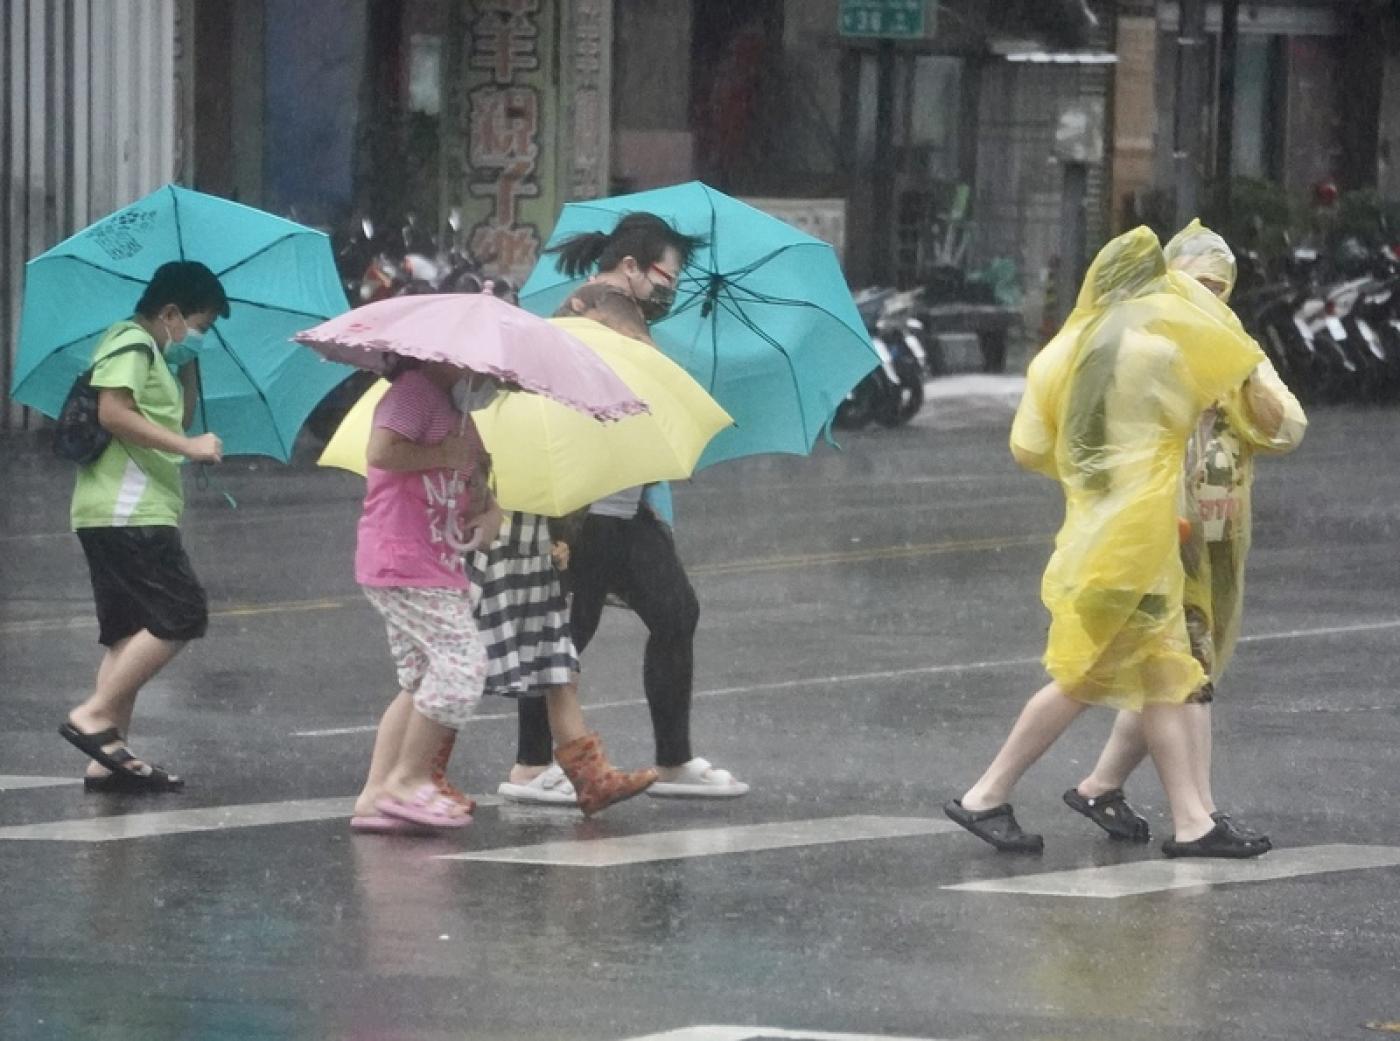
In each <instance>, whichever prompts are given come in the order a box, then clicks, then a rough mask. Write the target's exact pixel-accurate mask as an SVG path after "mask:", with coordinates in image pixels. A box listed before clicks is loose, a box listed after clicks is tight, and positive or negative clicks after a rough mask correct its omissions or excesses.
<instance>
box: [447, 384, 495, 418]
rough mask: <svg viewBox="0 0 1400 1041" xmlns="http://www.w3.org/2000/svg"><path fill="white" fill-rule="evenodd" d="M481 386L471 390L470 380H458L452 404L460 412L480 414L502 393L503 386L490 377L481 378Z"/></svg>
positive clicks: (454, 386)
mask: <svg viewBox="0 0 1400 1041" xmlns="http://www.w3.org/2000/svg"><path fill="white" fill-rule="evenodd" d="M480 379H481V385H480V386H478V387H477V388H476V389H475V390H472V388H471V380H470V379H462V380H458V381H457V382H456V383H454V384H452V403H453V404H454V405H456V406H457V411H458V412H480V411H481V410H482V409H484V408H485V407H486V406H487V405H489V404H491V402H493V401H495V400H496V395H498V394H499V393H500V392H501V385H500V384H499V383H497V382H496V381H495V380H493V379H492V378H491V377H490V376H483V377H480Z"/></svg>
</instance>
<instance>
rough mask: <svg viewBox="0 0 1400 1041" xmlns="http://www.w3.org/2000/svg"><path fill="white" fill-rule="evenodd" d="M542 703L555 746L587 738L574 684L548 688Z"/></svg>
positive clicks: (581, 707) (581, 708)
mask: <svg viewBox="0 0 1400 1041" xmlns="http://www.w3.org/2000/svg"><path fill="white" fill-rule="evenodd" d="M544 703H545V708H546V709H548V711H549V732H550V733H551V734H553V735H554V743H555V745H567V744H568V743H569V742H570V741H576V740H578V739H579V738H581V737H586V736H587V734H588V727H587V725H586V724H585V723H584V721H583V706H582V705H580V704H579V700H578V684H577V683H576V682H573V683H566V684H564V685H563V686H559V687H550V688H549V690H548V691H546V692H545V696H544ZM517 765H518V764H517ZM512 780H513V778H512Z"/></svg>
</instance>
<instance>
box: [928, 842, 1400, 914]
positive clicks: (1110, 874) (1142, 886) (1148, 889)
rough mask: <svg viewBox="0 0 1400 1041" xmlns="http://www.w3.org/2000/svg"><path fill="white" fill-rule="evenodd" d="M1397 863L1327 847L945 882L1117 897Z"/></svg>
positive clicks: (1394, 850)
mask: <svg viewBox="0 0 1400 1041" xmlns="http://www.w3.org/2000/svg"><path fill="white" fill-rule="evenodd" d="M1384 867H1400V847H1395V846H1355V845H1328V846H1303V847H1300V848H1297V849H1283V850H1275V851H1274V852H1272V853H1267V854H1265V855H1264V856H1262V857H1259V858H1258V859H1256V860H1139V861H1134V862H1133V863H1131V864H1113V865H1110V866H1108V867H1097V868H1079V869H1077V870H1074V871H1051V872H1047V873H1045V874H1041V875H1021V876H1019V877H1016V878H1002V879H987V880H984V881H981V882H962V883H959V884H957V885H951V886H943V887H942V888H943V889H952V890H958V891H961V892H964V893H1014V894H1020V895H1025V896H1071V897H1081V898H1089V899H1097V900H1116V899H1118V898H1120V897H1125V896H1141V895H1143V894H1145V893H1162V892H1166V891H1167V890H1170V889H1196V888H1202V887H1206V886H1221V885H1233V884H1235V883H1238V882H1268V881H1273V880H1276V879H1280V878H1299V877H1301V876H1303V875H1320V874H1324V873H1326V872H1330V871H1361V870H1365V869H1368V868H1384Z"/></svg>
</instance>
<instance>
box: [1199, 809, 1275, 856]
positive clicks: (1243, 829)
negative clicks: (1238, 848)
mask: <svg viewBox="0 0 1400 1041" xmlns="http://www.w3.org/2000/svg"><path fill="white" fill-rule="evenodd" d="M1210 819H1211V820H1213V821H1215V823H1216V824H1223V825H1225V827H1227V828H1229V829H1230V830H1231V831H1232V832H1234V833H1235V834H1236V835H1238V836H1239V837H1240V838H1242V839H1250V840H1256V841H1259V842H1262V843H1264V844H1265V845H1267V846H1268V847H1269V848H1270V849H1273V848H1274V844H1273V842H1271V841H1270V840H1269V836H1267V835H1265V834H1264V833H1263V832H1262V831H1255V830H1254V829H1253V828H1251V827H1249V826H1248V825H1246V824H1240V823H1238V822H1237V821H1236V820H1235V818H1233V817H1231V816H1230V815H1229V814H1228V813H1225V812H1223V811H1221V810H1216V811H1215V812H1214V813H1212V814H1211V815H1210Z"/></svg>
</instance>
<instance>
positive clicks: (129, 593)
mask: <svg viewBox="0 0 1400 1041" xmlns="http://www.w3.org/2000/svg"><path fill="white" fill-rule="evenodd" d="M78 541H79V542H81V543H82V544H83V555H84V556H86V557H87V562H88V573H89V574H90V575H91V576H92V598H93V601H94V603H95V604H96V605H97V626H98V630H99V632H98V637H97V639H98V641H99V642H100V643H101V644H102V645H103V646H104V647H110V646H112V644H114V643H117V642H118V641H121V640H125V639H126V638H127V637H128V636H134V635H136V634H137V633H139V632H140V631H141V630H142V629H145V630H148V631H149V632H150V634H151V635H152V636H158V637H160V639H162V640H197V639H199V638H200V637H201V636H203V635H204V631H205V630H206V629H207V628H208V627H209V603H208V600H207V599H206V598H205V595H204V588H203V587H202V586H201V585H200V584H199V579H198V578H196V577H195V574H194V569H193V568H192V567H190V558H189V557H187V556H186V555H185V548H184V546H182V545H181V544H180V529H179V528H172V527H168V526H159V527H157V526H151V527H132V528H79V529H78Z"/></svg>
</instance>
